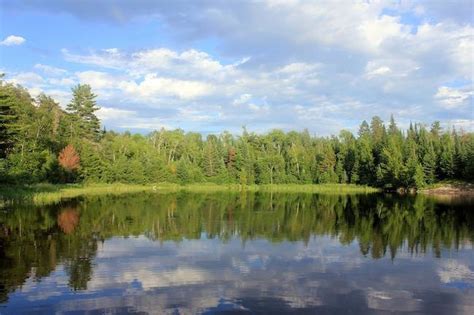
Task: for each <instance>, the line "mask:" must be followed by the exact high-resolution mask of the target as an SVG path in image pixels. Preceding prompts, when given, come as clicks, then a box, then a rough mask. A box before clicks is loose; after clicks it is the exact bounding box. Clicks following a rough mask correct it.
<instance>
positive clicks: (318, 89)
mask: <svg viewBox="0 0 474 315" xmlns="http://www.w3.org/2000/svg"><path fill="white" fill-rule="evenodd" d="M0 6H1V19H0V20H1V28H0V41H1V43H0V71H2V72H4V73H6V80H8V81H10V82H15V83H19V84H22V85H24V86H26V87H27V88H29V90H30V92H31V94H32V95H33V96H36V95H38V94H39V93H41V92H44V93H46V94H48V95H51V96H52V97H54V98H55V99H56V100H57V101H58V102H59V103H60V104H61V105H62V106H65V105H66V104H67V103H68V102H69V100H70V96H71V93H70V90H71V87H72V86H74V85H76V84H78V83H88V84H90V85H91V86H92V88H93V90H94V91H95V93H96V94H97V95H98V102H99V104H100V106H101V110H100V111H99V112H98V115H99V116H100V118H101V119H102V121H103V123H104V125H105V126H106V127H107V129H114V130H127V129H128V130H133V131H138V132H145V133H146V132H148V131H150V130H152V129H159V128H161V127H165V128H183V129H185V130H188V131H199V132H203V133H209V132H221V131H223V130H229V131H231V132H235V133H238V132H240V130H241V126H243V125H246V126H247V128H248V129H249V130H253V131H257V132H263V131H267V130H269V129H272V128H282V129H285V130H302V129H304V128H307V129H309V130H310V131H311V132H313V133H317V134H320V135H329V134H331V133H336V132H338V130H340V129H349V130H353V131H354V130H356V129H357V126H358V124H359V123H360V121H361V120H363V119H366V120H369V119H370V118H371V117H372V116H374V115H379V116H381V117H382V119H385V120H387V119H388V117H389V116H390V114H394V116H395V118H396V119H397V120H399V121H400V123H401V125H402V126H403V125H407V124H408V123H409V122H410V121H414V122H424V123H430V122H432V121H434V120H441V121H443V123H444V124H445V125H446V126H448V125H455V126H457V127H462V128H464V129H466V130H471V131H472V130H473V122H474V117H473V115H474V114H473V110H474V109H473V102H472V99H473V93H474V92H473V90H474V88H473V76H474V74H473V73H474V65H473V58H474V57H473V54H474V48H473V47H474V25H473V20H474V19H473V14H474V13H473V12H474V11H473V10H474V9H473V2H472V1H465V0H464V1H442V0H431V1H409V0H403V1H356V0H354V1H352V0H346V1H299V0H285V1H282V0H265V1H258V2H256V1H151V0H137V1H125V0H118V1H106V0H104V1H93V0H83V1H66V0H63V1H60V0H43V1H35V0H29V1H26V0H16V1H9V0H0Z"/></svg>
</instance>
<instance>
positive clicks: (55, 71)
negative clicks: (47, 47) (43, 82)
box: [34, 63, 67, 76]
mask: <svg viewBox="0 0 474 315" xmlns="http://www.w3.org/2000/svg"><path fill="white" fill-rule="evenodd" d="M34 68H35V69H38V70H40V71H42V72H43V73H44V74H47V75H51V76H60V75H64V74H66V73H67V71H66V70H65V69H61V68H57V67H53V66H49V65H43V64H41V63H37V64H35V65H34Z"/></svg>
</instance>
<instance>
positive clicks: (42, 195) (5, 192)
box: [0, 183, 379, 206]
mask: <svg viewBox="0 0 474 315" xmlns="http://www.w3.org/2000/svg"><path fill="white" fill-rule="evenodd" d="M145 191H149V192H157V193H163V192H177V191H190V192H203V193H204V192H220V191H249V192H257V191H260V192H292V193H325V194H328V193H332V194H340V193H371V192H377V191H379V190H378V189H376V188H372V187H368V186H358V185H349V184H321V185H297V184H284V185H249V186H242V185H237V184H230V185H225V184H224V185H217V184H212V183H202V184H190V185H184V186H183V185H177V184H155V185H153V184H148V185H137V184H119V183H116V184H68V185H52V184H35V185H25V186H0V206H1V205H2V204H6V203H16V202H27V203H33V204H39V205H44V204H51V203H58V202H60V201H61V200H62V199H67V198H74V197H79V196H94V195H107V194H113V195H121V194H126V193H137V192H145Z"/></svg>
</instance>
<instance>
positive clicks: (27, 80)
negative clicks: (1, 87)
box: [9, 72, 44, 88]
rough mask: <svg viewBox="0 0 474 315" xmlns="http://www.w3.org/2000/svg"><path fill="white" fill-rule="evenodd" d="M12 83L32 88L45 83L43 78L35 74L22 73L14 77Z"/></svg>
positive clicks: (11, 79)
mask: <svg viewBox="0 0 474 315" xmlns="http://www.w3.org/2000/svg"><path fill="white" fill-rule="evenodd" d="M9 81H10V82H12V83H15V84H21V85H24V86H27V87H29V88H31V87H32V86H35V85H41V84H43V83H44V79H43V77H41V76H40V75H39V74H37V73H34V72H20V73H18V74H15V75H13V76H12V77H11V78H10V79H9Z"/></svg>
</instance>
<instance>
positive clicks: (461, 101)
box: [434, 86, 474, 109]
mask: <svg viewBox="0 0 474 315" xmlns="http://www.w3.org/2000/svg"><path fill="white" fill-rule="evenodd" d="M473 95H474V91H473V90H472V87H470V88H469V87H467V88H450V87H446V86H441V87H439V88H438V91H437V92H436V94H435V96H434V98H435V99H436V100H437V101H438V103H439V104H440V105H441V106H443V107H444V108H446V109H452V108H457V107H459V106H464V105H467V104H468V103H470V104H471V105H472V96H473Z"/></svg>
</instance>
